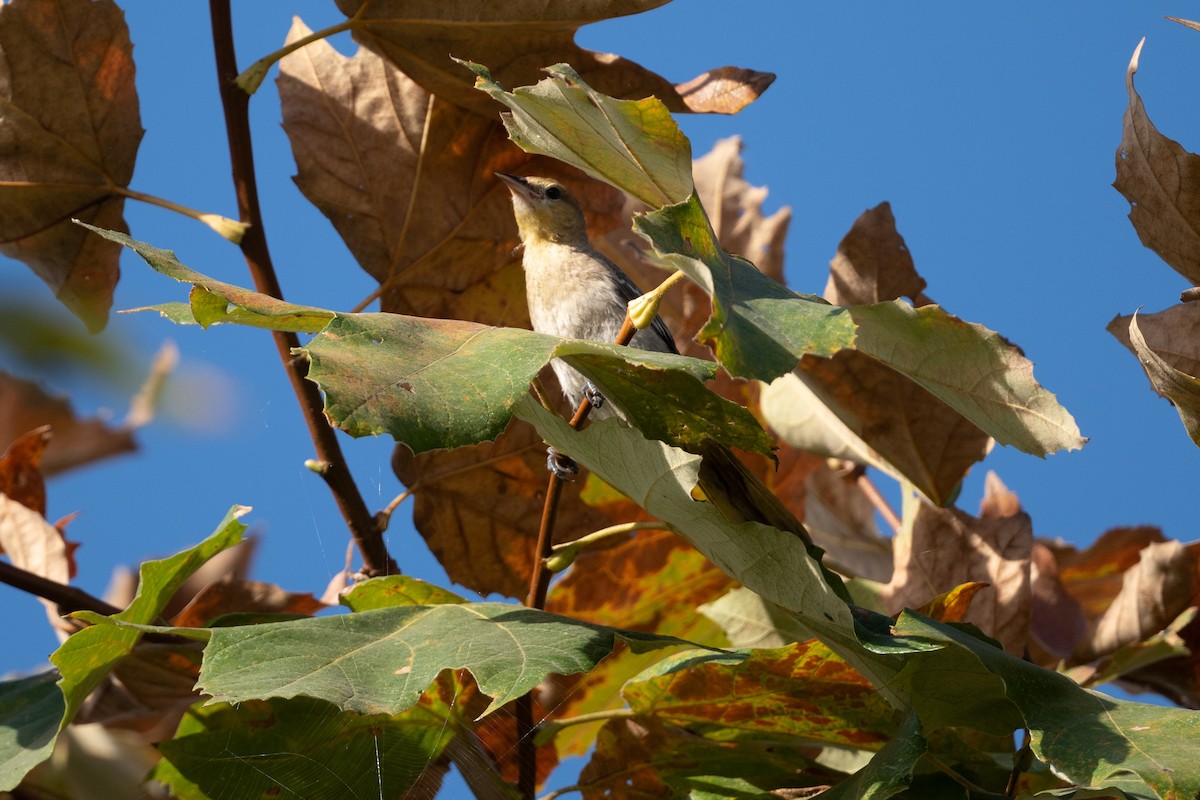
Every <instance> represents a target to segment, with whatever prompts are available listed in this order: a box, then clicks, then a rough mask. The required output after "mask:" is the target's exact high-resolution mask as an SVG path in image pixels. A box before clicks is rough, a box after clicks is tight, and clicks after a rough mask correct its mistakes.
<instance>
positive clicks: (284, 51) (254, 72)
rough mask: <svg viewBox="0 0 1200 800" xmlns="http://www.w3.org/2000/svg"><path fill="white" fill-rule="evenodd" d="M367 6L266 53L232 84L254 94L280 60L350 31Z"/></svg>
mask: <svg viewBox="0 0 1200 800" xmlns="http://www.w3.org/2000/svg"><path fill="white" fill-rule="evenodd" d="M367 5H368V4H367V3H363V4H362V6H361V7H360V8H359V10H358V13H356V14H355V15H354V16H353V17H350V18H349V19H347V20H346V21H345V22H339V23H338V24H336V25H330V26H329V27H328V28H325V29H323V30H319V31H314V32H313V33H310V34H309V35H308V36H305V37H304V38H302V39H297V40H296V41H294V42H292V43H291V44H286V45H284V46H283V47H281V48H279V49H278V50H276V51H275V52H273V53H268V54H267V55H265V56H263V57H262V58H260V59H259V60H258V61H255V62H254V63H253V64H251V65H250V66H249V67H247V68H246V71H245V72H243V73H241V74H240V75H238V76H237V77H236V78H235V79H234V82H235V83H236V84H237V85H238V88H239V89H241V90H242V91H243V92H245V93H246V94H247V95H252V94H254V93H255V92H257V91H258V87H259V86H261V85H262V82H263V80H264V79H265V78H266V77H267V73H268V72H270V71H271V67H272V66H274V64H275V62H277V61H279V60H281V59H282V58H283V57H284V56H286V55H288V54H289V53H294V52H295V51H297V50H299V49H300V48H301V47H304V46H305V45H310V44H312V43H313V42H317V41H320V40H321V39H327V38H329V37H330V36H333V35H334V34H337V33H341V32H342V31H348V30H351V29H352V28H353V27H354V26H355V25H356V24H357V23H358V17H359V14H361V13H362V9H363V8H366V6H367Z"/></svg>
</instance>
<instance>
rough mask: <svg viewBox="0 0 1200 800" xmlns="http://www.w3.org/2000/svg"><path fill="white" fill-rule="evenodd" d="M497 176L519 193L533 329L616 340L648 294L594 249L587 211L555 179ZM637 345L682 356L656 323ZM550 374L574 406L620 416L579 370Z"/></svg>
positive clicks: (515, 196)
mask: <svg viewBox="0 0 1200 800" xmlns="http://www.w3.org/2000/svg"><path fill="white" fill-rule="evenodd" d="M496 175H497V177H499V178H500V179H501V180H502V181H504V183H505V184H507V185H508V189H509V191H510V192H511V193H512V201H513V214H514V216H515V217H516V219H517V228H518V230H519V232H520V236H521V247H522V250H523V254H522V264H523V266H524V269H525V297H526V299H527V302H528V303H529V320H530V322H532V323H533V329H534V330H535V331H538V332H539V333H549V334H552V335H554V336H560V337H563V338H569V339H587V340H589V341H594V342H612V341H613V340H615V339H616V338H617V334H618V333H619V332H620V330H621V326H622V324H623V323H624V322H625V309H626V306H627V305H628V304H629V301H631V300H633V299H635V298H637V297H639V296H641V294H642V292H641V290H639V289H638V287H637V285H636V284H634V282H633V281H632V280H631V279H630V278H629V276H628V275H626V274H625V273H624V272H623V271H622V270H621V268H620V267H618V266H617V265H616V264H614V263H613V262H612V261H610V260H609V259H608V258H606V257H605V256H604V255H603V254H602V253H600V252H599V251H597V250H596V248H594V247H593V246H592V244H591V241H590V240H589V239H588V233H587V223H586V221H585V220H584V215H583V207H582V206H581V205H580V204H579V201H578V200H577V199H576V198H575V195H574V194H572V193H571V191H570V190H568V189H567V187H566V186H564V185H563V184H561V183H559V182H558V181H555V180H551V179H549V178H538V177H527V178H526V177H518V176H516V175H509V174H507V173H503V172H498V173H496ZM630 344H631V345H632V346H634V347H638V348H641V349H642V350H653V351H656V352H659V353H676V354H678V353H679V350H678V349H677V348H676V347H675V338H674V337H673V336H672V335H671V331H670V330H669V329H668V328H667V326H666V324H665V323H664V322H663V321H662V318H661V317H657V316H656V317H655V318H654V321H653V322H652V323H651V324H650V326H649V327H647V328H645V329H643V330H640V331H637V332H636V333H635V334H634V336H633V340H632V341H631V342H630ZM550 366H551V368H553V370H554V374H555V375H556V376H557V377H558V383H559V385H560V386H561V387H562V390H563V394H565V395H566V396H567V399H568V400H570V401H571V403H572V404H574V405H578V404H579V402H580V401H581V400H582V399H583V398H585V397H586V398H587V399H588V400H590V401H591V402H592V406H593V411H592V417H593V419H603V418H605V417H608V416H612V415H613V414H614V413H616V411H615V410H614V409H613V408H612V406H611V405H606V404H605V402H604V400H603V399H601V398H602V396H601V395H599V393H598V392H597V390H596V388H595V387H594V386H593V385H591V383H590V382H589V381H588V380H587V378H585V377H584V376H583V375H581V374H580V373H579V372H578V371H576V370H575V369H574V368H572V367H571V366H569V365H567V364H566V363H564V362H563V361H562V360H561V359H557V358H556V359H554V360H553V361H551V362H550Z"/></svg>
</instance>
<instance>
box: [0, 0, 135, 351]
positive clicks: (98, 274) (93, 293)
mask: <svg viewBox="0 0 1200 800" xmlns="http://www.w3.org/2000/svg"><path fill="white" fill-rule="evenodd" d="M132 50H133V47H132V45H131V43H130V41H129V32H128V30H127V29H126V27H125V20H124V16H123V14H122V12H121V10H120V9H119V8H117V6H116V5H115V4H114V3H112V2H111V0H98V1H97V2H58V3H52V2H46V1H45V0H15V2H11V3H6V4H4V5H3V6H0V63H2V66H3V71H4V77H5V80H4V82H3V87H2V95H3V96H2V97H0V103H2V104H3V106H4V109H5V110H4V113H2V114H0V136H3V138H4V139H5V141H7V142H10V145H9V146H7V147H5V149H4V154H3V155H0V252H3V253H4V254H5V255H8V256H11V257H13V258H17V259H20V260H21V261H24V262H25V263H26V264H28V265H29V267H30V268H31V269H32V270H33V271H34V272H35V273H36V274H37V275H38V277H40V278H41V279H42V280H43V281H45V282H46V283H47V284H48V285H49V286H50V288H51V289H53V290H54V293H55V294H56V295H57V297H58V299H59V300H61V301H62V302H63V304H64V305H66V306H67V307H68V308H70V309H71V310H72V311H73V312H74V313H75V314H76V315H77V316H79V317H80V319H82V320H83V321H84V322H85V323H86V324H87V326H88V328H89V329H90V330H91V331H93V332H95V331H99V330H101V329H102V328H103V327H104V325H105V323H106V322H107V319H108V310H109V307H110V306H111V304H112V294H113V289H114V287H115V286H116V284H117V278H118V276H119V274H120V270H119V268H118V266H117V260H118V257H119V255H120V251H121V249H120V247H119V246H118V245H115V244H113V243H112V242H108V241H105V240H104V239H101V238H100V237H98V236H95V235H93V234H92V233H89V232H88V231H86V230H84V229H82V228H79V227H78V226H75V225H73V224H72V223H71V220H72V219H73V218H77V219H82V220H84V221H87V222H91V223H94V224H96V225H98V226H101V227H104V228H109V229H117V230H122V231H124V230H127V228H126V227H125V222H124V220H123V219H122V209H123V208H124V197H123V195H122V193H121V190H122V189H123V188H124V187H126V186H128V184H129V180H130V178H131V177H132V176H133V164H134V158H135V156H136V155H137V148H138V144H139V143H140V142H141V138H142V126H141V119H140V116H139V114H138V101H137V92H136V89H135V88H134V66H133V58H132Z"/></svg>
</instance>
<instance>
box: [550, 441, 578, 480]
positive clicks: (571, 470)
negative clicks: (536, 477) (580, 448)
mask: <svg viewBox="0 0 1200 800" xmlns="http://www.w3.org/2000/svg"><path fill="white" fill-rule="evenodd" d="M546 469H547V470H549V471H550V472H551V473H553V475H554V477H556V478H558V479H559V480H560V481H569V480H574V478H575V476H576V475H578V474H579V465H578V464H576V463H575V459H573V458H571V457H570V456H564V455H563V454H562V453H560V452H558V451H557V450H555V449H554V448H553V447H547V448H546Z"/></svg>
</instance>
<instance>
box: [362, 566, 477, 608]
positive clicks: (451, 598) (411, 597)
mask: <svg viewBox="0 0 1200 800" xmlns="http://www.w3.org/2000/svg"><path fill="white" fill-rule="evenodd" d="M339 602H341V604H342V605H344V606H346V607H347V608H349V609H350V610H351V611H371V610H373V609H376V608H392V607H393V606H440V605H443V604H445V603H465V602H467V601H466V600H464V599H463V598H462V597H460V596H458V595H456V594H455V593H454V592H452V591H450V590H449V589H443V588H442V587H440V586H435V585H433V584H432V583H426V582H425V581H423V580H421V579H419V578H413V577H411V576H409V575H385V576H383V577H379V578H371V579H370V580H366V581H363V582H361V583H356V584H355V585H354V586H353V588H351V589H350V591H349V592H347V593H346V594H344V595H342V596H341V597H340V598H339Z"/></svg>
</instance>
